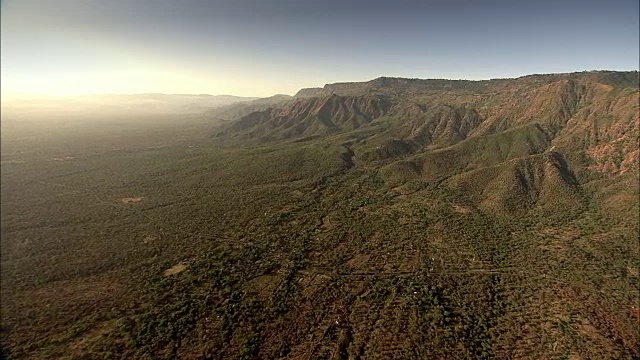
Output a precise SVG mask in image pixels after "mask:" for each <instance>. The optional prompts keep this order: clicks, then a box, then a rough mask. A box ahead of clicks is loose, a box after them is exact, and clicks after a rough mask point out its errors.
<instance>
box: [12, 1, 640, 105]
mask: <svg viewBox="0 0 640 360" xmlns="http://www.w3.org/2000/svg"><path fill="white" fill-rule="evenodd" d="M638 5H639V4H638V2H637V1H632V0H613V1H586V2H585V1H577V0H564V1H551V0H543V1H539V2H536V3H514V2H510V1H506V0H487V1H482V2H470V1H467V0H455V1H441V0H432V1H426V2H425V1H414V0H401V1H399V2H398V3H394V4H390V3H387V2H383V1H381V0H375V1H364V0H352V1H347V2H343V1H338V0H330V1H329V2H328V3H327V2H325V3H323V4H318V3H315V2H311V1H295V2H294V1H291V0H277V1H274V2H271V3H269V4H264V3H262V2H258V1H255V0H244V1H229V0H218V1H215V2H211V3H203V2H201V1H198V0H187V1H185V2H181V3H174V2H171V1H153V2H152V1H149V0H137V1H131V2H127V3H119V2H108V3H104V2H97V1H79V0H62V1H59V2H55V3H52V2H48V1H42V0H24V1H19V2H18V1H4V2H2V5H1V6H2V12H1V14H0V15H1V17H2V21H1V23H0V25H1V26H2V31H1V33H2V49H3V51H2V62H1V66H2V92H3V93H6V92H12V93H32V94H46V95H54V96H56V95H58V96H69V95H88V94H140V93H168V94H170V93H178V94H233V95H235V96H251V97H266V96H270V95H273V94H293V93H295V92H296V91H297V90H299V89H302V88H309V87H316V86H318V85H322V84H328V83H336V82H358V81H364V79H374V78H377V77H380V75H381V74H385V75H386V76H389V77H402V78H421V79H443V78H447V79H465V80H484V79H492V78H514V77H520V76H524V75H526V74H540V73H567V72H573V71H585V70H587V69H611V70H615V71H627V69H633V70H637V69H638V59H639V58H640V50H639V49H638V46H637V44H638V42H639V41H640V38H639V35H638V31H637V29H638V26H639V25H638V24H639V19H638V10H639V8H638ZM594 25H597V26H594Z"/></svg>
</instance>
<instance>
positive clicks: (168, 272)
mask: <svg viewBox="0 0 640 360" xmlns="http://www.w3.org/2000/svg"><path fill="white" fill-rule="evenodd" d="M186 268H187V265H185V264H183V263H181V262H180V263H177V264H176V265H174V266H172V267H170V268H168V269H167V270H165V271H164V276H171V275H175V274H177V273H180V272H182V271H183V270H184V269H186Z"/></svg>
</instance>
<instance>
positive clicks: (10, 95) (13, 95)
mask: <svg viewBox="0 0 640 360" xmlns="http://www.w3.org/2000/svg"><path fill="white" fill-rule="evenodd" d="M592 72H640V70H636V69H631V70H610V69H599V70H577V71H570V72H557V73H532V74H525V75H520V76H515V77H506V78H486V79H465V78H459V79H452V78H417V77H402V76H387V75H381V76H377V77H375V78H370V79H365V80H360V81H357V80H356V81H337V82H334V83H325V84H319V85H318V86H310V87H306V88H300V89H298V90H296V91H294V92H293V93H289V94H284V93H277V94H270V95H266V96H250V95H247V96H244V95H236V94H210V93H209V94H207V93H200V94H195V93H163V92H143V93H87V94H78V95H51V94H42V93H27V92H24V93H12V92H6V93H5V92H2V94H1V95H2V97H3V98H4V99H6V100H12V99H14V98H19V97H29V96H32V97H41V98H78V97H91V96H134V95H166V96H212V97H224V96H228V97H237V98H256V99H262V98H268V97H273V96H292V97H293V96H295V95H296V93H297V92H299V91H301V90H304V89H311V88H322V87H324V86H326V85H330V84H348V83H364V82H369V81H373V80H376V79H381V78H390V79H407V80H447V81H473V82H480V81H491V80H514V79H519V78H524V77H529V76H537V75H568V74H579V73H592Z"/></svg>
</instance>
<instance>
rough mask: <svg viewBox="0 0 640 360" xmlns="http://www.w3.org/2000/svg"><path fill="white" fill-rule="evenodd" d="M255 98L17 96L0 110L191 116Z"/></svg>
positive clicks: (39, 112) (145, 95)
mask: <svg viewBox="0 0 640 360" xmlns="http://www.w3.org/2000/svg"><path fill="white" fill-rule="evenodd" d="M256 99H258V98H255V97H240V96H231V95H206V94H203V95H188V94H132V95H128V94H110V95H83V96H36V95H34V96H19V97H13V98H11V99H7V100H4V99H3V101H2V110H3V112H7V113H17V114H21V115H25V114H26V115H29V114H32V115H38V114H42V113H46V114H47V115H49V116H51V115H56V114H58V115H105V114H107V115H109V114H122V115H134V114H195V113H202V112H204V111H206V110H208V109H211V108H216V107H220V106H225V105H230V104H236V103H240V102H246V101H252V100H256Z"/></svg>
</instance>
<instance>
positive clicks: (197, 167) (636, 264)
mask: <svg viewBox="0 0 640 360" xmlns="http://www.w3.org/2000/svg"><path fill="white" fill-rule="evenodd" d="M605 75H606V74H601V73H581V74H571V75H565V76H564V77H562V76H556V75H550V76H547V77H545V76H542V75H540V76H533V77H529V78H521V79H515V80H495V81H494V80H492V81H491V82H489V85H487V84H484V82H460V83H456V84H457V85H456V86H457V87H454V88H450V87H445V85H447V83H446V81H445V80H442V81H440V80H438V81H436V82H434V83H429V84H426V83H421V81H422V80H410V81H408V83H406V84H404V85H402V82H398V81H397V80H394V79H382V80H381V79H378V80H374V81H373V82H370V83H361V84H351V86H347V85H344V84H338V85H335V86H328V87H325V89H324V90H314V91H313V92H309V93H313V94H316V93H321V92H322V91H326V90H327V89H329V90H332V91H334V92H338V96H334V97H330V98H328V99H329V100H327V98H323V97H313V96H312V97H309V98H307V97H305V98H300V99H297V100H294V101H289V100H287V101H282V102H281V104H280V105H278V106H280V107H278V108H276V110H273V109H272V110H264V109H260V110H259V112H260V113H264V114H265V115H263V116H262V117H260V120H259V121H256V122H252V121H250V119H252V116H253V117H255V116H256V115H255V113H252V114H249V115H247V116H248V117H249V120H247V119H248V118H247V117H241V118H240V119H239V120H237V122H232V123H231V124H230V125H228V123H226V122H225V123H222V125H220V123H218V122H217V120H216V119H214V118H210V117H203V116H179V117H177V116H170V117H166V118H163V117H160V116H154V117H152V118H143V117H139V118H128V119H123V118H108V119H103V120H101V121H97V120H100V119H96V121H93V122H91V123H90V124H87V123H75V122H51V123H44V122H37V123H35V122H29V121H18V119H10V118H9V119H5V118H3V121H2V183H1V191H2V214H1V216H2V217H1V219H2V224H1V235H2V238H1V239H2V248H1V249H2V254H1V255H2V257H1V267H2V269H1V270H2V273H1V275H2V288H1V292H2V293H1V295H2V298H1V310H2V322H1V325H2V329H1V330H2V352H3V353H2V355H3V356H5V357H7V358H12V359H14V358H15V359H22V358H73V359H83V358H86V359H89V358H107V359H108V358H112V359H116V358H118V359H119V358H141V359H145V358H146V359H158V358H187V359H257V358H262V359H284V358H287V359H288V358H292V359H293V358H309V359H324V358H327V359H328V358H335V359H390V358H402V359H417V358H440V359H452V358H453V359H494V358H499V359H511V358H530V359H538V358H558V359H562V358H583V359H633V358H637V357H638V354H639V353H640V348H639V347H638V343H639V341H638V340H640V338H639V336H640V335H639V334H640V314H639V313H638V304H639V302H640V298H639V293H638V281H639V270H640V250H639V249H638V236H639V231H640V230H639V224H638V210H639V208H638V153H637V148H638V146H637V145H638V144H637V142H638V138H639V137H638V120H637V119H638V104H637V101H635V102H634V101H633V100H634V99H636V100H637V96H638V89H637V88H633V87H632V86H631V85H630V82H629V81H628V79H629V78H633V76H634V73H631V74H627V73H623V74H621V75H620V76H618V77H616V76H605ZM635 76H636V77H637V73H635ZM616 79H617V80H616ZM407 84H408V85H407ZM425 84H426V85H425ZM631 84H633V83H632V82H631ZM458 85H459V86H458ZM636 85H637V84H636ZM340 89H343V90H344V91H345V93H344V94H340V93H339V91H342V90H340ZM363 89H364V90H363ZM346 92H348V93H346ZM363 92H364V94H363ZM372 92H375V93H377V94H376V95H372V94H371V93H372ZM571 94H574V95H575V96H574V95H571ZM361 96H362V97H361ZM376 99H378V100H379V101H378V100H376ZM523 99H527V101H526V104H524V103H525V101H524V100H523ZM571 99H573V100H571ZM285 100H286V99H285ZM305 104H313V106H312V107H310V108H308V109H307V108H304V106H305ZM446 104H449V105H450V107H448V108H443V106H445V105H446ZM258 105H260V104H258ZM242 106H244V107H246V104H244V105H242ZM244 107H243V109H244ZM303 108H304V109H305V110H304V111H302V110H300V109H303ZM447 109H449V110H447ZM232 110H233V109H225V114H228V113H232ZM294 110H295V111H294ZM315 110H318V111H315ZM240 113H243V111H241V110H240ZM242 116H244V115H242ZM225 120H227V119H225ZM234 124H235V125H234ZM238 124H240V125H242V126H240V125H238ZM286 124H289V125H290V126H289V125H286ZM299 124H304V125H299ZM323 124H324V125H323ZM327 124H329V126H327ZM217 125H220V126H221V127H216V126H217ZM287 126H289V127H287ZM296 126H298V128H296ZM323 126H327V128H325V127H323ZM290 128H296V129H297V130H296V131H289V129H290ZM43 130H46V131H43ZM384 144H392V145H393V144H395V145H393V146H391V147H389V148H388V149H390V150H392V151H388V152H377V153H376V149H377V148H378V147H379V146H384ZM403 144H407V146H406V147H405V146H404V145H403ZM607 145H611V148H609V147H607ZM634 151H636V152H635V153H634ZM364 154H369V155H364ZM373 154H376V155H375V156H374V155H373Z"/></svg>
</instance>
